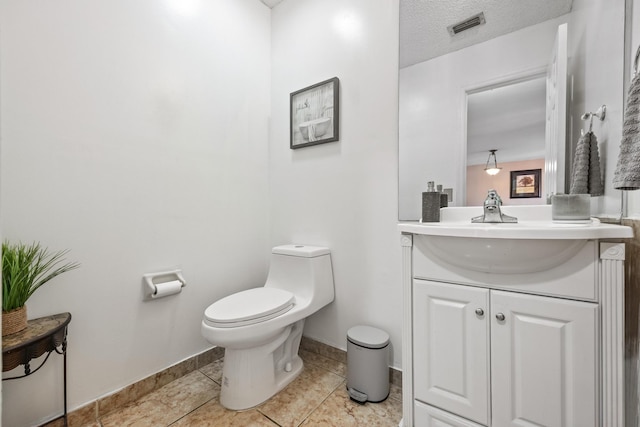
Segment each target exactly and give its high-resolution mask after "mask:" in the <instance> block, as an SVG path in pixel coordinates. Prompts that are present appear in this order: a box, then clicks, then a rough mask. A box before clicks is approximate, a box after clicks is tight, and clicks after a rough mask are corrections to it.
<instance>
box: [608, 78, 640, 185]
mask: <svg viewBox="0 0 640 427" xmlns="http://www.w3.org/2000/svg"><path fill="white" fill-rule="evenodd" d="M613 188H615V189H618V190H637V189H638V188H640V73H639V74H636V76H635V77H634V78H633V80H632V81H631V86H630V87H629V93H628V94H627V108H626V109H625V112H624V127H623V128H622V142H621V143H620V154H618V166H616V171H615V173H614V174H613Z"/></svg>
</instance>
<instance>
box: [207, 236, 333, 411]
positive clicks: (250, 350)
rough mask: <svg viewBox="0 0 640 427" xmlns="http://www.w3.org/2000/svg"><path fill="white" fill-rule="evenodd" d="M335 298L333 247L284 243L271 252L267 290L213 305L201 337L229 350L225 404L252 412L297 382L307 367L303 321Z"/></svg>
mask: <svg viewBox="0 0 640 427" xmlns="http://www.w3.org/2000/svg"><path fill="white" fill-rule="evenodd" d="M333 298H334V289H333V270H332V267H331V253H330V251H329V249H327V248H322V247H317V246H305V245H283V246H276V247H275V248H273V250H272V252H271V263H270V267H269V275H268V276H267V281H266V283H265V284H264V286H262V287H259V288H253V289H249V290H246V291H242V292H238V293H235V294H233V295H229V296H227V297H224V298H222V299H221V300H218V301H216V302H214V303H213V304H211V305H210V306H209V307H208V308H207V309H206V310H205V312H204V317H203V319H202V335H203V336H204V338H205V339H206V340H207V341H209V342H210V343H211V344H214V345H216V346H220V347H224V348H225V353H224V365H223V370H222V382H221V390H220V404H221V405H222V406H224V407H226V408H228V409H233V410H241V409H248V408H251V407H254V406H256V405H259V404H260V403H262V402H264V401H266V400H267V399H269V398H270V397H271V396H273V395H274V394H276V393H277V392H279V391H280V390H282V389H283V388H284V387H286V386H287V384H289V383H290V382H291V381H293V380H294V379H295V378H296V377H297V376H298V375H299V374H300V372H301V371H302V366H303V364H302V359H300V356H298V348H299V346H300V339H301V338H302V329H303V327H304V320H305V319H306V318H307V317H308V316H310V315H311V314H313V313H315V312H316V311H318V310H319V309H321V308H322V307H324V306H325V305H327V304H329V303H330V302H332V301H333Z"/></svg>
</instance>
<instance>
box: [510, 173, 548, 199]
mask: <svg viewBox="0 0 640 427" xmlns="http://www.w3.org/2000/svg"><path fill="white" fill-rule="evenodd" d="M541 172H542V169H527V170H521V171H511V198H512V199H523V198H529V197H540V176H541Z"/></svg>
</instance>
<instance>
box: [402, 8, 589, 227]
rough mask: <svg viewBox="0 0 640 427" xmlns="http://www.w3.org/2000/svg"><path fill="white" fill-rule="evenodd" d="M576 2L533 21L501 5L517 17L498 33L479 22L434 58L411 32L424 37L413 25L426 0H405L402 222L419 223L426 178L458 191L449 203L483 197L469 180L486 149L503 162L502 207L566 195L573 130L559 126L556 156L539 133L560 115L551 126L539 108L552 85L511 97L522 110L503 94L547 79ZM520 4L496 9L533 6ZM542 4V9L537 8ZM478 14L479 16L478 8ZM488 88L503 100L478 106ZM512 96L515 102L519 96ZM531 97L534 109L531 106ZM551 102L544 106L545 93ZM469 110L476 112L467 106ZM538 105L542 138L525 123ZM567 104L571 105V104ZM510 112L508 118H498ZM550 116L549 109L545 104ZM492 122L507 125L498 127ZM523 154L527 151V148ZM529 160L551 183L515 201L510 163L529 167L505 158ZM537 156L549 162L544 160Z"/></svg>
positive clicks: (466, 202) (435, 19) (544, 181)
mask: <svg viewBox="0 0 640 427" xmlns="http://www.w3.org/2000/svg"><path fill="white" fill-rule="evenodd" d="M576 2H578V0H576V1H575V2H572V1H570V0H569V1H567V2H564V1H563V2H559V1H552V2H549V8H548V9H549V11H551V9H553V10H552V11H551V12H550V13H552V15H551V16H546V17H545V18H544V19H543V18H540V17H538V18H535V19H537V21H536V22H531V20H529V21H527V20H523V19H518V18H517V17H519V16H522V15H528V14H530V13H531V14H533V12H531V11H527V10H524V11H521V12H518V11H514V10H509V11H503V12H504V13H503V15H510V16H511V17H512V18H514V17H515V18H514V19H512V21H514V22H512V23H511V25H510V26H508V29H507V31H505V32H502V33H500V32H498V33H496V32H495V31H494V32H492V30H487V31H486V32H485V33H483V31H484V28H482V26H478V27H475V28H472V29H471V30H469V31H468V34H466V35H463V34H459V35H458V39H455V37H450V38H449V40H445V41H443V42H441V43H440V45H444V46H445V48H444V50H442V48H441V46H440V47H436V48H434V49H433V51H434V53H432V54H431V56H430V57H427V58H419V57H418V55H417V53H416V52H418V49H416V48H415V46H416V43H415V41H414V40H412V38H414V37H418V36H419V31H418V30H417V29H416V28H417V25H418V24H416V23H415V22H414V21H415V20H416V19H418V18H417V17H416V16H419V15H420V13H419V11H418V12H417V9H416V8H419V6H418V4H419V3H423V4H424V3H425V2H420V1H415V0H401V1H400V17H401V22H400V27H401V35H400V42H401V45H400V54H401V60H400V61H401V65H400V66H401V69H400V73H399V82H400V83H399V141H400V146H399V162H400V164H399V219H400V220H401V221H403V220H417V219H419V218H420V217H421V193H422V192H423V191H425V190H426V186H427V182H428V181H435V182H436V184H440V185H442V186H443V187H444V188H452V189H453V198H452V201H451V204H452V205H456V206H463V205H478V204H481V203H480V201H481V200H484V196H486V190H487V189H488V188H485V189H484V190H483V191H481V192H480V194H479V195H478V194H477V192H478V189H477V188H475V187H474V188H471V186H470V185H469V184H468V179H469V180H471V181H472V182H477V180H472V179H471V176H470V175H469V173H468V169H467V168H468V167H472V166H475V167H480V166H479V165H481V169H482V170H483V171H484V165H485V164H486V161H487V158H488V155H489V150H490V149H497V150H498V151H497V158H498V162H499V164H500V163H502V165H504V169H503V170H502V171H501V172H500V174H502V177H503V188H505V189H503V190H500V189H498V192H499V194H500V195H501V196H502V199H503V203H504V204H505V205H508V204H525V203H526V204H531V203H537V204H542V203H546V202H547V198H546V197H545V195H547V194H550V193H554V192H562V189H564V183H565V178H564V177H565V174H566V173H567V172H566V171H567V170H568V168H567V167H566V165H565V163H566V162H565V159H568V158H570V154H569V153H570V151H571V148H570V147H568V148H567V149H565V148H564V138H565V136H567V134H568V136H569V137H571V130H569V132H567V131H566V130H565V129H564V128H563V129H561V130H560V131H559V132H557V133H558V134H561V136H562V142H561V144H562V146H558V147H556V148H555V154H553V155H550V153H552V152H553V149H552V150H551V151H550V148H549V147H546V148H544V145H543V144H544V139H542V140H540V132H543V134H544V132H545V131H544V126H546V127H547V132H549V131H553V129H555V128H556V127H557V126H558V123H560V122H552V123H551V124H549V123H548V121H549V117H546V120H547V123H546V124H543V123H544V122H542V123H541V122H540V116H539V113H540V109H541V108H543V109H545V110H548V108H549V105H546V106H545V105H544V104H542V106H541V104H540V99H541V98H542V99H543V101H542V102H545V101H544V98H543V97H547V96H548V91H546V90H545V92H536V93H535V94H534V93H533V92H530V93H528V94H524V93H523V94H521V95H520V98H521V101H522V99H526V100H527V102H520V103H518V102H517V101H516V102H515V104H513V105H516V106H518V107H519V108H520V107H521V108H522V109H521V110H520V109H518V110H516V109H515V108H508V107H507V105H508V103H513V99H512V100H507V98H508V96H509V95H508V93H507V92H509V91H510V89H513V90H517V88H518V87H520V90H522V91H533V89H534V88H533V86H536V87H537V88H538V89H540V88H541V87H542V86H544V84H543V83H542V82H543V81H544V78H543V76H544V75H545V73H546V70H547V69H548V68H553V66H551V67H550V58H552V52H553V51H554V43H555V40H556V36H557V33H558V28H559V26H560V25H561V24H564V23H566V22H570V21H573V22H571V23H570V24H569V25H573V24H574V23H575V22H576V21H577V20H578V19H579V18H580V16H579V14H578V13H575V14H574V13H571V7H572V3H576ZM426 3H430V4H432V3H434V2H426ZM476 3H477V2H476ZM521 3H526V2H512V3H510V4H509V5H505V4H501V5H500V6H499V7H500V8H502V9H505V8H509V7H516V8H526V7H529V6H528V5H524V4H521ZM432 6H433V5H432ZM560 6H562V7H560ZM433 7H436V6H433ZM480 7H482V6H480ZM463 8H464V7H463ZM545 8H546V6H545V7H540V9H545ZM431 12H432V13H431V15H437V11H433V10H431ZM461 13H465V12H461ZM474 13H477V10H475V12H474ZM469 15H472V13H469ZM485 15H486V20H487V22H492V21H495V20H496V18H495V15H492V14H491V13H490V11H489V12H487V13H486V14H485ZM574 15H576V16H574ZM490 18H491V19H490ZM425 19H427V18H425ZM428 19H433V21H430V22H429V23H428V24H425V25H435V23H437V22H438V19H440V20H446V19H444V18H442V17H440V18H438V17H437V16H435V17H434V16H431V17H430V18H428ZM448 19H450V17H448ZM532 19H533V18H532ZM515 21H517V22H515ZM447 24H452V22H447ZM439 25H440V26H441V27H443V26H445V25H446V24H444V23H442V22H440V23H439ZM517 25H520V26H517ZM582 25H584V24H582ZM487 26H488V24H487ZM441 32H442V31H441ZM433 39H434V40H436V42H435V44H438V41H437V37H435V36H434V38H433ZM438 49H440V50H438ZM565 54H566V50H565ZM565 70H566V67H565ZM565 76H566V72H565ZM503 91H504V93H502V92H503ZM492 93H493V94H494V95H495V96H499V97H502V100H498V101H496V103H497V105H498V106H496V104H494V105H493V106H490V105H489V104H485V105H484V106H482V103H483V99H482V98H483V95H486V96H487V97H490V94H492ZM513 96H514V97H515V99H516V100H517V98H518V95H513ZM534 98H535V100H536V102H537V104H536V105H537V106H535V107H533V106H531V105H525V104H528V101H533V100H534ZM487 102H488V101H487ZM546 102H547V104H548V102H549V101H548V99H547V101H546ZM468 107H470V108H471V109H470V110H469V109H468ZM558 107H562V106H558V105H552V109H553V108H556V109H557V108H558ZM532 108H535V109H536V110H538V115H537V116H536V117H537V118H536V119H535V121H536V122H537V123H536V125H535V126H536V130H535V132H537V133H536V134H535V135H536V136H533V134H530V133H529V131H528V130H527V129H526V128H528V127H530V126H534V125H533V123H532V122H530V120H529V119H531V121H533V120H534V119H533V112H532V111H529V112H527V111H528V110H530V109H532ZM564 109H565V112H566V104H565V105H564ZM504 111H506V112H507V113H509V114H510V115H509V116H504V115H502V112H504ZM543 111H544V110H543ZM546 114H547V116H548V111H547V113H546ZM564 122H566V120H564V119H563V120H562V121H561V123H564ZM495 123H502V124H503V125H502V126H497V125H495ZM467 124H469V126H470V127H469V128H467ZM481 128H484V130H482V129H481ZM499 128H502V129H501V130H500V129H499ZM507 128H509V129H507ZM488 130H492V131H493V132H495V133H494V134H493V135H489V134H487V135H485V138H484V140H483V141H479V140H478V138H477V137H478V135H477V133H478V132H487V131H488ZM556 130H557V129H556ZM498 131H501V132H503V135H502V137H504V136H505V135H506V132H512V136H511V137H507V138H506V139H509V140H511V143H512V145H509V144H508V142H507V141H503V140H502V139H505V138H502V137H500V136H499V135H497V132H498ZM526 135H528V138H529V140H531V139H532V138H534V139H536V142H535V143H531V142H530V143H524V142H523V141H520V142H519V143H518V142H517V141H516V138H515V136H520V137H522V138H518V139H522V140H524V139H526ZM491 139H493V140H494V141H495V142H494V143H493V144H491V142H489V141H490V140H491ZM490 145H491V146H490ZM516 147H519V148H516ZM541 150H542V152H543V155H542V156H541V155H540V153H541ZM566 150H568V152H567V154H565V151H566ZM525 151H530V152H531V153H530V154H527V153H525ZM525 160H526V161H530V160H535V161H536V162H537V163H536V165H535V167H531V169H538V168H540V169H542V173H543V178H542V184H541V185H542V186H545V185H548V186H549V188H545V189H544V190H542V191H541V194H542V196H541V197H538V198H537V199H535V200H533V199H526V198H510V189H509V185H510V177H509V174H510V173H509V172H510V170H512V168H510V166H513V167H514V168H515V167H522V168H523V169H522V170H524V169H528V168H525V165H524V164H522V165H520V166H518V165H516V164H514V165H509V163H511V162H519V161H525ZM540 162H544V163H546V164H545V165H543V166H541V167H538V166H537V165H538V164H539V163H540ZM501 167H502V166H501ZM500 174H499V175H500ZM505 177H506V178H505ZM495 186H497V185H495ZM467 187H469V190H470V191H472V192H473V196H470V194H469V192H468V191H467ZM489 188H490V187H489ZM557 189H560V191H558V190H557Z"/></svg>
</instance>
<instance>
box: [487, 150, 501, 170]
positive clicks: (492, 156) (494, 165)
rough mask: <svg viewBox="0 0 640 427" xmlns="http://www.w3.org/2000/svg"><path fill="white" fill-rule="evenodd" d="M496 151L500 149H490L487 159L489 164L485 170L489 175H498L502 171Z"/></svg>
mask: <svg viewBox="0 0 640 427" xmlns="http://www.w3.org/2000/svg"><path fill="white" fill-rule="evenodd" d="M496 151H498V150H495V149H494V150H489V158H488V159H487V166H486V167H485V168H484V171H485V172H486V173H488V174H489V175H496V174H497V173H498V172H500V169H502V168H499V167H498V160H496Z"/></svg>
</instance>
